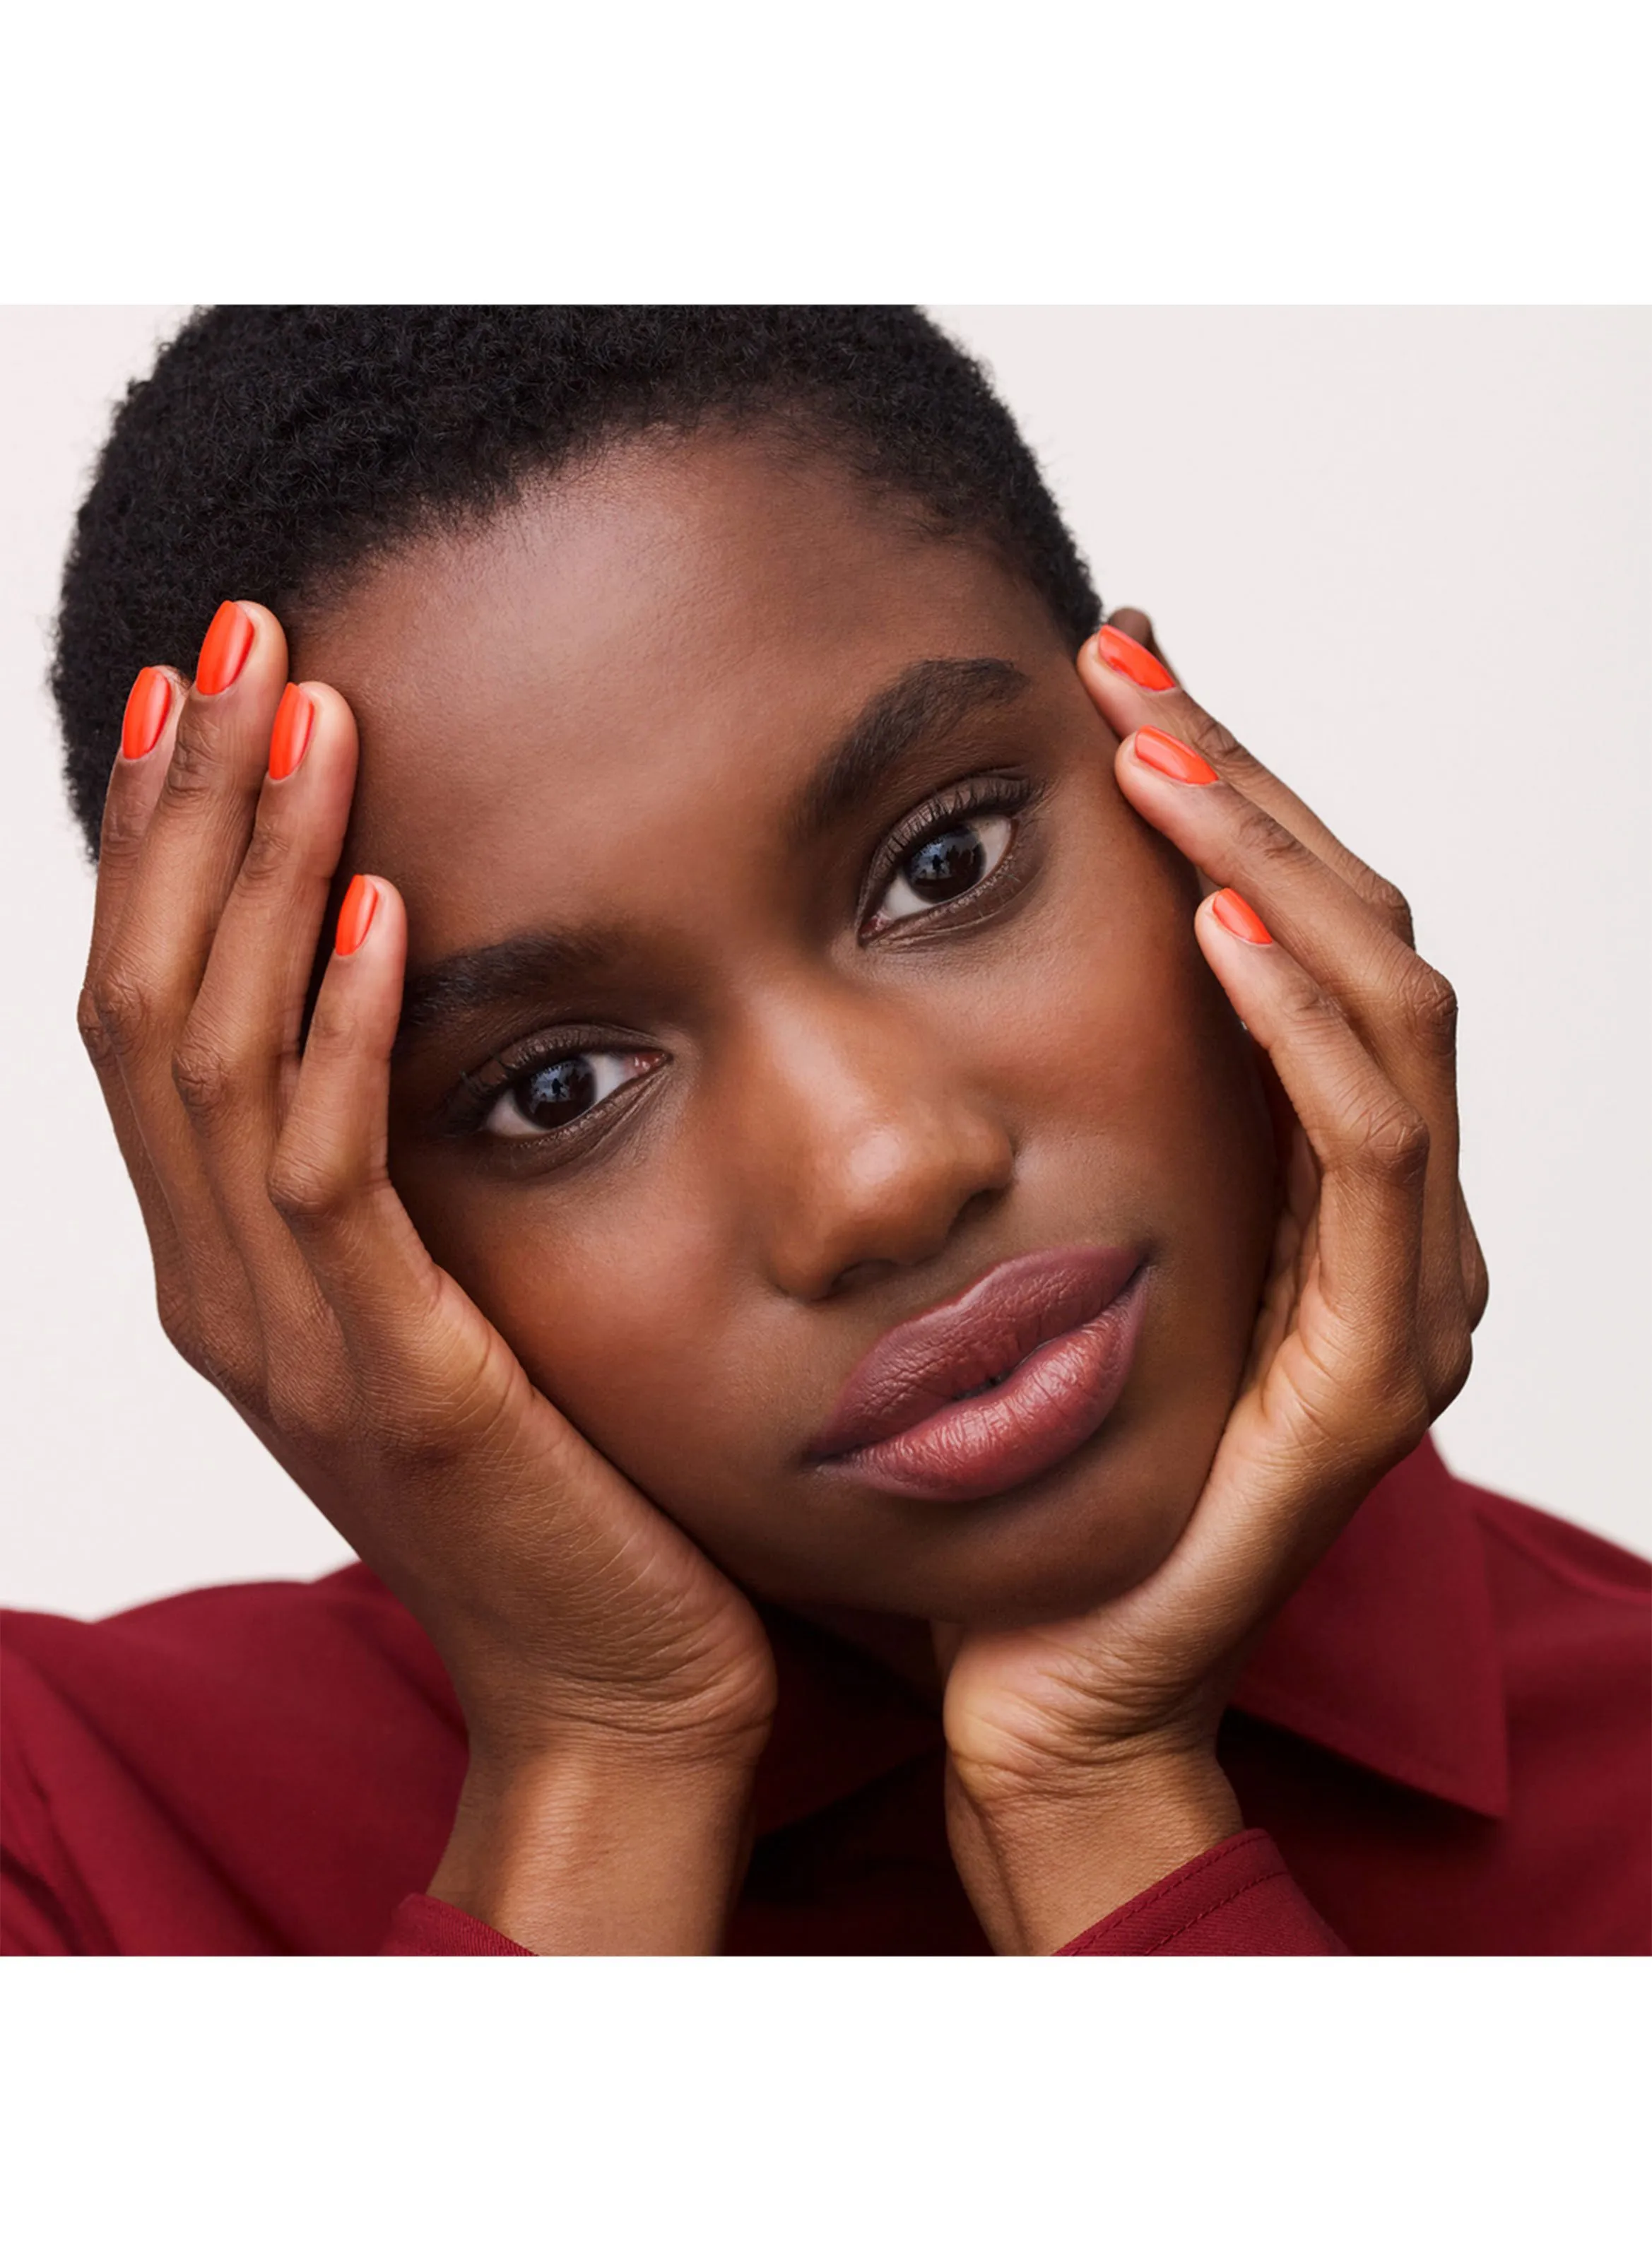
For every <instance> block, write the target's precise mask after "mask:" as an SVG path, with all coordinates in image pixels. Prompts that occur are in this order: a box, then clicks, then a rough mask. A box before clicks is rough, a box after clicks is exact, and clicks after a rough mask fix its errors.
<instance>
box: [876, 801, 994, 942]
mask: <svg viewBox="0 0 1652 2261" xmlns="http://www.w3.org/2000/svg"><path fill="white" fill-rule="evenodd" d="M1014 831H1015V826H1014V824H1013V823H1012V822H1011V821H1010V819H1009V817H1008V816H1000V815H979V816H964V817H953V818H951V819H949V821H948V822H946V823H945V824H943V825H940V826H938V827H936V828H935V829H931V830H930V831H929V832H927V833H925V835H924V836H923V838H922V839H921V840H916V841H915V842H914V843H913V844H912V845H911V847H909V849H908V850H907V851H906V852H905V853H904V855H903V856H902V857H901V861H900V863H899V864H898V865H897V866H896V868H895V872H894V878H893V879H891V880H890V882H889V885H888V886H887V888H886V889H885V891H884V894H883V896H882V898H881V900H880V902H879V903H878V905H877V907H876V910H875V912H874V916H876V917H877V918H878V919H879V920H880V922H884V921H890V920H894V919H902V918H910V917H911V915H913V913H914V912H915V911H925V910H932V909H933V908H935V906H936V905H937V903H950V902H952V901H954V900H955V899H956V898H957V897H958V896H959V895H966V894H968V893H969V891H970V889H971V888H972V887H978V886H980V883H981V881H982V880H983V879H986V878H987V877H988V874H989V873H990V872H994V871H995V870H996V869H997V867H998V865H1000V864H1002V861H1003V859H1004V857H1005V856H1006V855H1007V854H1008V852H1009V842H1010V837H1011V836H1012V834H1013V833H1014Z"/></svg>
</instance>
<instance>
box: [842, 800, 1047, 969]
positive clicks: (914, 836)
mask: <svg viewBox="0 0 1652 2261" xmlns="http://www.w3.org/2000/svg"><path fill="white" fill-rule="evenodd" d="M1042 794H1043V787H1042V786H1039V785H1038V784H1037V783H1036V782H1035V781H1034V780H1033V779H1031V778H1029V777H1010V776H1002V775H1001V776H996V777H973V778H964V779H960V780H959V783H958V784H957V785H951V786H946V787H945V789H944V790H943V791H942V792H940V793H937V794H935V795H934V796H933V798H932V799H930V800H926V801H925V802H924V803H923V807H922V808H916V809H914V810H913V812H912V814H911V815H910V816H907V817H903V818H902V819H901V822H900V823H899V824H897V825H896V826H895V828H894V831H893V832H892V833H891V834H890V835H889V836H888V839H887V842H886V843H885V845H884V847H883V849H882V851H880V854H879V856H878V858H877V860H876V862H875V863H874V864H873V867H872V870H871V872H870V873H869V874H868V876H867V879H866V889H865V891H864V893H863V894H862V895H861V898H860V902H859V904H858V908H857V910H856V921H857V923H858V926H859V927H860V928H861V929H862V930H863V931H864V930H865V927H866V920H867V919H868V917H869V916H870V915H871V914H872V912H873V910H874V909H875V908H876V907H877V905H878V904H879V903H880V902H881V901H882V900H883V898H884V895H885V894H887V891H888V886H889V883H890V881H891V880H892V879H894V878H896V877H897V876H898V874H899V872H900V870H901V865H903V864H904V863H905V862H906V860H907V858H908V857H909V856H910V855H911V854H912V852H913V851H914V850H915V849H916V848H921V847H922V846H923V843H924V842H925V841H926V840H928V839H929V838H930V836H932V835H934V834H937V833H941V832H945V830H946V829H947V828H948V827H949V826H950V825H954V824H956V823H957V822H959V819H960V818H961V817H969V816H1019V815H1025V814H1026V812H1027V811H1028V810H1029V809H1030V808H1032V806H1033V805H1034V803H1035V802H1037V801H1038V800H1040V799H1041V798H1042ZM1015 853H1016V841H1015V836H1014V835H1013V834H1012V835H1011V836H1010V842H1009V846H1008V848H1006V849H1005V851H1004V853H1003V854H1002V857H1001V858H999V860H998V862H997V864H996V865H995V866H994V867H993V869H992V870H991V871H990V872H988V873H987V875H986V877H985V878H984V879H979V880H977V882H976V883H975V885H974V886H973V887H970V888H967V889H966V891H965V893H964V894H961V895H955V896H954V897H953V898H952V901H951V902H946V903H937V904H936V905H935V906H934V908H933V909H931V910H928V911H923V912H918V911H912V912H909V913H908V914H907V915H906V916H905V917H902V918H899V919H892V920H891V921H890V922H889V924H888V926H887V927H880V928H879V929H878V930H877V931H878V932H879V933H880V934H882V933H889V932H892V931H893V930H894V928H896V927H905V926H908V925H911V924H914V923H916V922H917V921H918V920H919V919H920V918H921V919H922V920H923V922H924V924H925V925H926V926H927V925H928V924H930V922H931V921H933V920H937V919H945V918H946V916H947V915H948V914H949V913H951V912H952V911H953V910H955V909H956V908H958V907H959V905H960V904H963V903H968V904H972V905H973V904H974V903H975V902H976V900H977V898H978V897H979V896H980V894H981V893H982V892H983V891H984V890H985V889H987V888H989V887H992V886H994V883H995V881H996V880H997V879H998V878H999V875H1000V873H1001V872H1002V873H1006V874H1007V873H1008V872H1009V867H1010V864H1011V860H1012V858H1014V856H1015Z"/></svg>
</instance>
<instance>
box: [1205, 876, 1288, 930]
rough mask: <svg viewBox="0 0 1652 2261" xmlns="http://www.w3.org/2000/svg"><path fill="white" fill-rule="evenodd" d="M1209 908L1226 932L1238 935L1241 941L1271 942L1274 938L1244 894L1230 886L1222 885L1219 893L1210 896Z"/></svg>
mask: <svg viewBox="0 0 1652 2261" xmlns="http://www.w3.org/2000/svg"><path fill="white" fill-rule="evenodd" d="M1210 909H1211V912H1212V914H1213V915H1214V916H1215V917H1216V918H1217V920H1218V921H1219V922H1220V923H1221V924H1222V925H1223V926H1225V928H1226V929H1227V930H1228V932H1229V933H1230V934H1236V935H1238V937H1239V940H1240V941H1241V942H1271V941H1272V940H1273V938H1274V937H1273V936H1272V935H1271V934H1269V932H1268V929H1267V928H1266V927H1265V926H1264V925H1263V924H1262V922H1261V919H1259V918H1258V917H1257V915H1256V914H1255V912H1254V911H1253V909H1252V908H1251V907H1250V905H1249V904H1248V903H1247V902H1246V900H1245V898H1244V896H1243V895H1236V894H1234V892H1233V890H1232V887H1224V888H1223V890H1222V892H1221V894H1219V895H1212V896H1211V898H1210Z"/></svg>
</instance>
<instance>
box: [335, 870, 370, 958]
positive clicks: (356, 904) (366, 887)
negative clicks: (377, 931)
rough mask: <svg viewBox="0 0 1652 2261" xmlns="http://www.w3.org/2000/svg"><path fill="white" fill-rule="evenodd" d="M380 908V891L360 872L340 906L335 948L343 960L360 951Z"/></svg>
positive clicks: (351, 883)
mask: <svg viewBox="0 0 1652 2261" xmlns="http://www.w3.org/2000/svg"><path fill="white" fill-rule="evenodd" d="M377 908H378V889H377V887H376V886H374V885H373V883H372V881H371V880H370V879H363V877H362V875H361V873H360V872H357V873H356V877H355V878H354V879H352V880H351V881H350V884H349V886H348V889H347V890H346V893H345V896H344V901H342V902H341V904H340V905H339V928H338V933H337V934H336V935H335V936H334V942H333V947H334V950H336V951H337V952H338V954H339V956H340V957H341V958H348V956H349V955H350V953H351V951H356V950H359V949H360V948H361V946H362V944H363V943H364V942H365V941H366V939H367V930H368V928H369V927H370V926H371V924H372V923H373V913H374V912H375V911H376V910H377Z"/></svg>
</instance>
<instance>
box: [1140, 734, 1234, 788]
mask: <svg viewBox="0 0 1652 2261" xmlns="http://www.w3.org/2000/svg"><path fill="white" fill-rule="evenodd" d="M1136 759H1137V760H1138V762H1146V764H1147V766H1148V768H1149V769H1150V770H1157V771H1158V772H1159V773H1160V776H1161V777H1167V778H1174V779H1175V781H1176V783H1177V784H1178V785H1214V784H1215V783H1216V772H1215V771H1214V770H1213V769H1212V768H1211V767H1210V764H1209V762H1207V761H1206V760H1205V759H1204V757H1203V755H1202V754H1196V753H1195V752H1194V750H1193V749H1192V747H1191V746H1184V745H1183V744H1182V741H1181V739H1180V738H1173V737H1172V736H1170V734H1169V732H1168V731H1167V730H1138V731H1137V733H1136Z"/></svg>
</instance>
